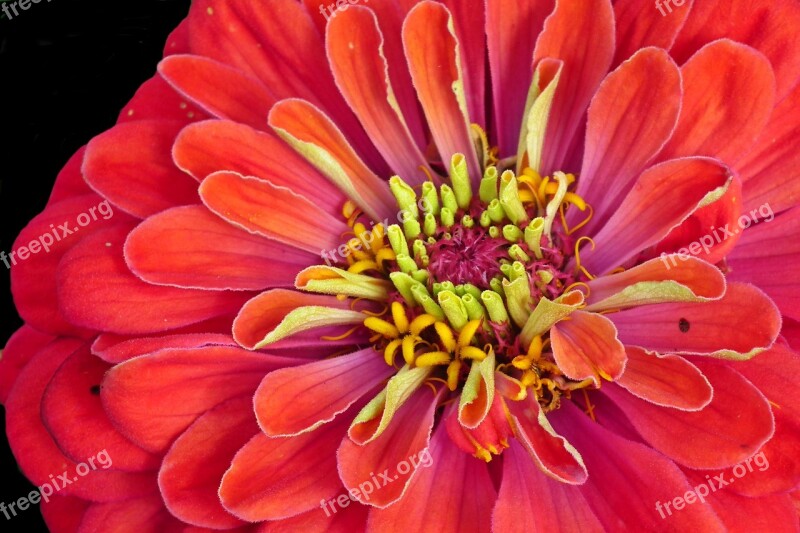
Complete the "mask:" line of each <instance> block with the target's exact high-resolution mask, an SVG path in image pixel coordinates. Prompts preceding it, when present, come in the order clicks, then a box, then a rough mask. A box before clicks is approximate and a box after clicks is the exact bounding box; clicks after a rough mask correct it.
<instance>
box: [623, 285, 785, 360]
mask: <svg viewBox="0 0 800 533" xmlns="http://www.w3.org/2000/svg"><path fill="white" fill-rule="evenodd" d="M608 317H609V318H610V319H611V320H612V321H613V322H614V324H615V325H616V326H617V330H618V331H619V338H620V340H621V341H622V342H623V343H625V344H626V345H634V346H641V347H643V348H646V349H648V350H654V351H657V352H659V353H686V354H698V355H706V356H711V357H720V358H723V359H736V360H742V359H749V358H751V357H753V356H754V355H756V354H758V353H760V352H763V351H764V350H765V349H767V348H769V347H771V346H772V345H773V343H774V342H775V339H776V338H777V337H778V333H779V332H780V329H781V315H780V313H779V312H778V309H777V308H776V307H775V304H774V303H772V300H770V299H769V298H768V297H767V296H766V295H765V294H764V293H763V292H761V291H760V290H758V289H756V288H755V287H753V286H752V285H745V284H742V283H731V284H730V285H729V286H728V290H727V292H726V294H725V296H723V297H722V298H721V299H720V300H715V301H712V302H704V303H696V304H692V303H688V304H687V303H675V304H660V305H647V306H642V307H637V308H636V309H631V310H628V311H621V312H619V313H613V314H610V315H608Z"/></svg>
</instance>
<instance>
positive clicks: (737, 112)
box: [659, 40, 776, 161]
mask: <svg viewBox="0 0 800 533" xmlns="http://www.w3.org/2000/svg"><path fill="white" fill-rule="evenodd" d="M681 74H682V75H683V85H684V97H683V106H682V107H681V115H680V119H679V120H678V126H677V128H676V129H675V133H674V135H673V136H672V140H671V141H670V142H669V143H667V145H666V146H665V147H664V150H663V151H662V152H661V155H660V156H659V159H660V160H661V161H665V160H667V159H674V158H678V157H687V156H695V155H704V156H709V157H716V158H719V159H721V160H722V161H735V160H736V159H738V157H739V156H741V154H742V153H744V152H746V151H747V150H749V149H750V148H751V147H752V145H753V142H754V141H755V139H756V137H757V136H758V134H759V133H761V130H762V129H763V128H764V126H765V125H766V123H767V120H768V119H769V116H770V113H771V112H772V108H773V106H774V105H775V101H776V100H775V77H774V75H773V73H772V68H771V67H770V64H769V61H768V60H767V58H766V57H764V56H763V55H762V54H760V53H759V52H758V51H757V50H754V49H752V48H750V47H748V46H745V45H743V44H740V43H736V42H733V41H728V40H722V41H716V42H714V43H711V44H709V45H707V46H705V47H704V48H703V49H701V50H700V51H699V52H697V53H696V54H695V55H694V56H692V58H691V59H689V60H688V61H687V62H686V63H685V64H684V65H683V67H681Z"/></svg>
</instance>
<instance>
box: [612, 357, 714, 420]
mask: <svg viewBox="0 0 800 533" xmlns="http://www.w3.org/2000/svg"><path fill="white" fill-rule="evenodd" d="M625 352H626V353H627V354H628V364H627V365H626V366H625V373H623V374H622V376H620V378H619V379H617V381H616V383H617V384H618V385H619V386H621V387H622V388H624V389H625V390H627V391H628V392H630V393H631V394H633V395H634V396H636V397H638V398H641V399H642V400H647V401H648V402H651V403H653V404H655V405H660V406H661V407H672V408H674V409H679V410H682V411H699V410H701V409H703V408H705V407H706V406H707V405H708V404H709V403H711V398H712V397H713V396H714V389H713V388H712V387H711V383H709V382H708V379H706V377H705V376H704V375H703V373H702V372H701V371H700V369H698V368H697V367H696V366H694V365H693V364H692V363H690V362H689V361H687V360H686V359H684V358H683V357H681V356H679V355H655V354H648V353H647V352H646V351H644V350H642V349H641V348H637V347H635V346H628V347H626V348H625Z"/></svg>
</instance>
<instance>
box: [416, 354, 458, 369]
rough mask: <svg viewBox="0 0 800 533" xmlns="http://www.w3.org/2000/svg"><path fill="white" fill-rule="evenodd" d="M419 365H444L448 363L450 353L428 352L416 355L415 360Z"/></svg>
mask: <svg viewBox="0 0 800 533" xmlns="http://www.w3.org/2000/svg"><path fill="white" fill-rule="evenodd" d="M415 363H416V365H417V366H419V367H428V366H436V365H446V364H449V363H450V354H449V353H447V352H428V353H424V354H422V355H420V356H419V357H417V360H416V361H415Z"/></svg>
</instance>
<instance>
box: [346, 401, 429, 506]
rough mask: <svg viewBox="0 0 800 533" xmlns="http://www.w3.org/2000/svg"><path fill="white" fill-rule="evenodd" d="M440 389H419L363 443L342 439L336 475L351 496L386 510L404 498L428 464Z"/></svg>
mask: <svg viewBox="0 0 800 533" xmlns="http://www.w3.org/2000/svg"><path fill="white" fill-rule="evenodd" d="M441 392H442V391H441V389H440V391H439V393H437V394H433V395H432V396H428V395H429V394H430V391H429V390H428V389H427V388H426V387H423V388H421V389H418V390H417V391H416V392H415V393H414V394H413V395H412V396H411V398H409V400H408V401H407V402H406V403H405V404H404V405H403V406H402V407H401V408H400V410H398V412H397V414H396V415H395V417H394V419H393V420H392V424H390V425H389V427H388V428H387V429H386V431H385V432H384V433H383V434H382V435H381V436H380V437H378V438H377V439H375V440H373V441H371V442H369V443H367V444H365V445H363V446H361V445H359V444H356V443H354V442H353V441H352V440H350V439H349V438H345V439H343V440H342V445H341V446H340V447H339V451H338V454H337V457H338V461H339V476H340V477H341V479H342V482H343V483H344V485H345V487H346V488H348V489H349V493H350V496H351V497H352V498H354V499H356V500H358V501H360V502H361V503H364V504H368V505H372V506H374V507H377V508H378V509H385V508H387V507H389V506H390V505H392V504H394V503H395V502H397V501H398V500H400V499H401V498H402V497H403V495H404V494H405V492H406V490H408V487H409V483H412V482H413V480H414V478H415V477H416V476H419V475H421V472H420V471H419V469H420V467H422V468H427V467H428V466H430V461H431V460H432V457H431V454H430V450H429V448H428V446H429V445H430V440H431V432H432V430H433V420H434V415H435V414H436V407H437V404H438V402H439V401H440V400H441V397H442V394H441ZM426 463H428V464H427V465H426ZM375 473H377V474H378V476H379V477H376V476H375ZM376 479H377V483H376V481H375V480H376Z"/></svg>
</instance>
